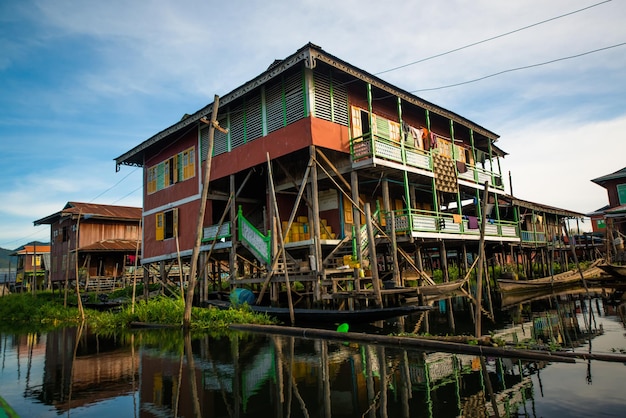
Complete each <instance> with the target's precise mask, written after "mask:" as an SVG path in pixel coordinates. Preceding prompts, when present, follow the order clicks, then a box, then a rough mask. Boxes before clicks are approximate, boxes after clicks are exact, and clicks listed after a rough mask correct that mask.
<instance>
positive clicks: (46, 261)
mask: <svg viewBox="0 0 626 418" xmlns="http://www.w3.org/2000/svg"><path fill="white" fill-rule="evenodd" d="M10 255H11V256H15V257H17V270H16V275H15V283H14V286H15V289H16V290H25V289H33V288H38V289H43V288H44V287H45V286H46V282H47V280H48V276H49V270H50V244H49V243H47V242H46V243H43V242H37V241H33V242H29V243H28V244H26V245H22V246H21V247H19V248H17V249H16V250H15V251H14V252H13V253H12V254H10Z"/></svg>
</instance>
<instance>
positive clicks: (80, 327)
mask: <svg viewBox="0 0 626 418" xmlns="http://www.w3.org/2000/svg"><path fill="white" fill-rule="evenodd" d="M77 287H78V286H77ZM84 326H85V321H81V323H80V325H78V330H77V331H76V341H75V342H74V352H73V354H72V367H70V389H69V393H68V395H67V416H68V418H69V416H70V411H71V410H72V386H73V384H74V364H76V353H77V352H78V343H79V342H80V339H81V338H82V335H83V327H84Z"/></svg>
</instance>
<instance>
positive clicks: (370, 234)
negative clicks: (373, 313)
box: [365, 203, 383, 308]
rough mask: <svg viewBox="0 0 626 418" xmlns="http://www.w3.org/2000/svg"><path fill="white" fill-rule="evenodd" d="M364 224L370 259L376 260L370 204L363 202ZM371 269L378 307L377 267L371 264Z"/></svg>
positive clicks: (379, 302)
mask: <svg viewBox="0 0 626 418" xmlns="http://www.w3.org/2000/svg"><path fill="white" fill-rule="evenodd" d="M365 225H366V228H367V243H368V245H369V252H370V260H372V261H373V262H374V263H375V262H376V237H375V236H374V229H373V228H372V211H371V209H370V204H369V203H366V204H365ZM371 270H372V285H373V287H374V295H375V296H376V303H377V305H378V306H379V307H381V308H382V306H383V297H382V294H381V292H380V280H379V277H378V268H377V267H376V266H373V268H372V269H371Z"/></svg>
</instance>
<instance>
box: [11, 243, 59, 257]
mask: <svg viewBox="0 0 626 418" xmlns="http://www.w3.org/2000/svg"><path fill="white" fill-rule="evenodd" d="M35 250H36V251H37V254H45V253H49V252H50V245H48V244H46V245H37V246H36V248H35V246H34V245H23V246H22V247H20V248H19V249H17V250H15V252H13V253H12V254H10V255H13V256H15V255H24V254H34V253H35Z"/></svg>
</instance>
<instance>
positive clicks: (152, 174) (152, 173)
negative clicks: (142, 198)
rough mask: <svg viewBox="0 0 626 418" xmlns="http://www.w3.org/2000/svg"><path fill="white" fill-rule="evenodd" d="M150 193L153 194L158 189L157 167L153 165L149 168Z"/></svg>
mask: <svg viewBox="0 0 626 418" xmlns="http://www.w3.org/2000/svg"><path fill="white" fill-rule="evenodd" d="M147 183H148V194H152V193H154V192H156V191H157V167H156V166H153V167H150V168H148V180H147Z"/></svg>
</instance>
